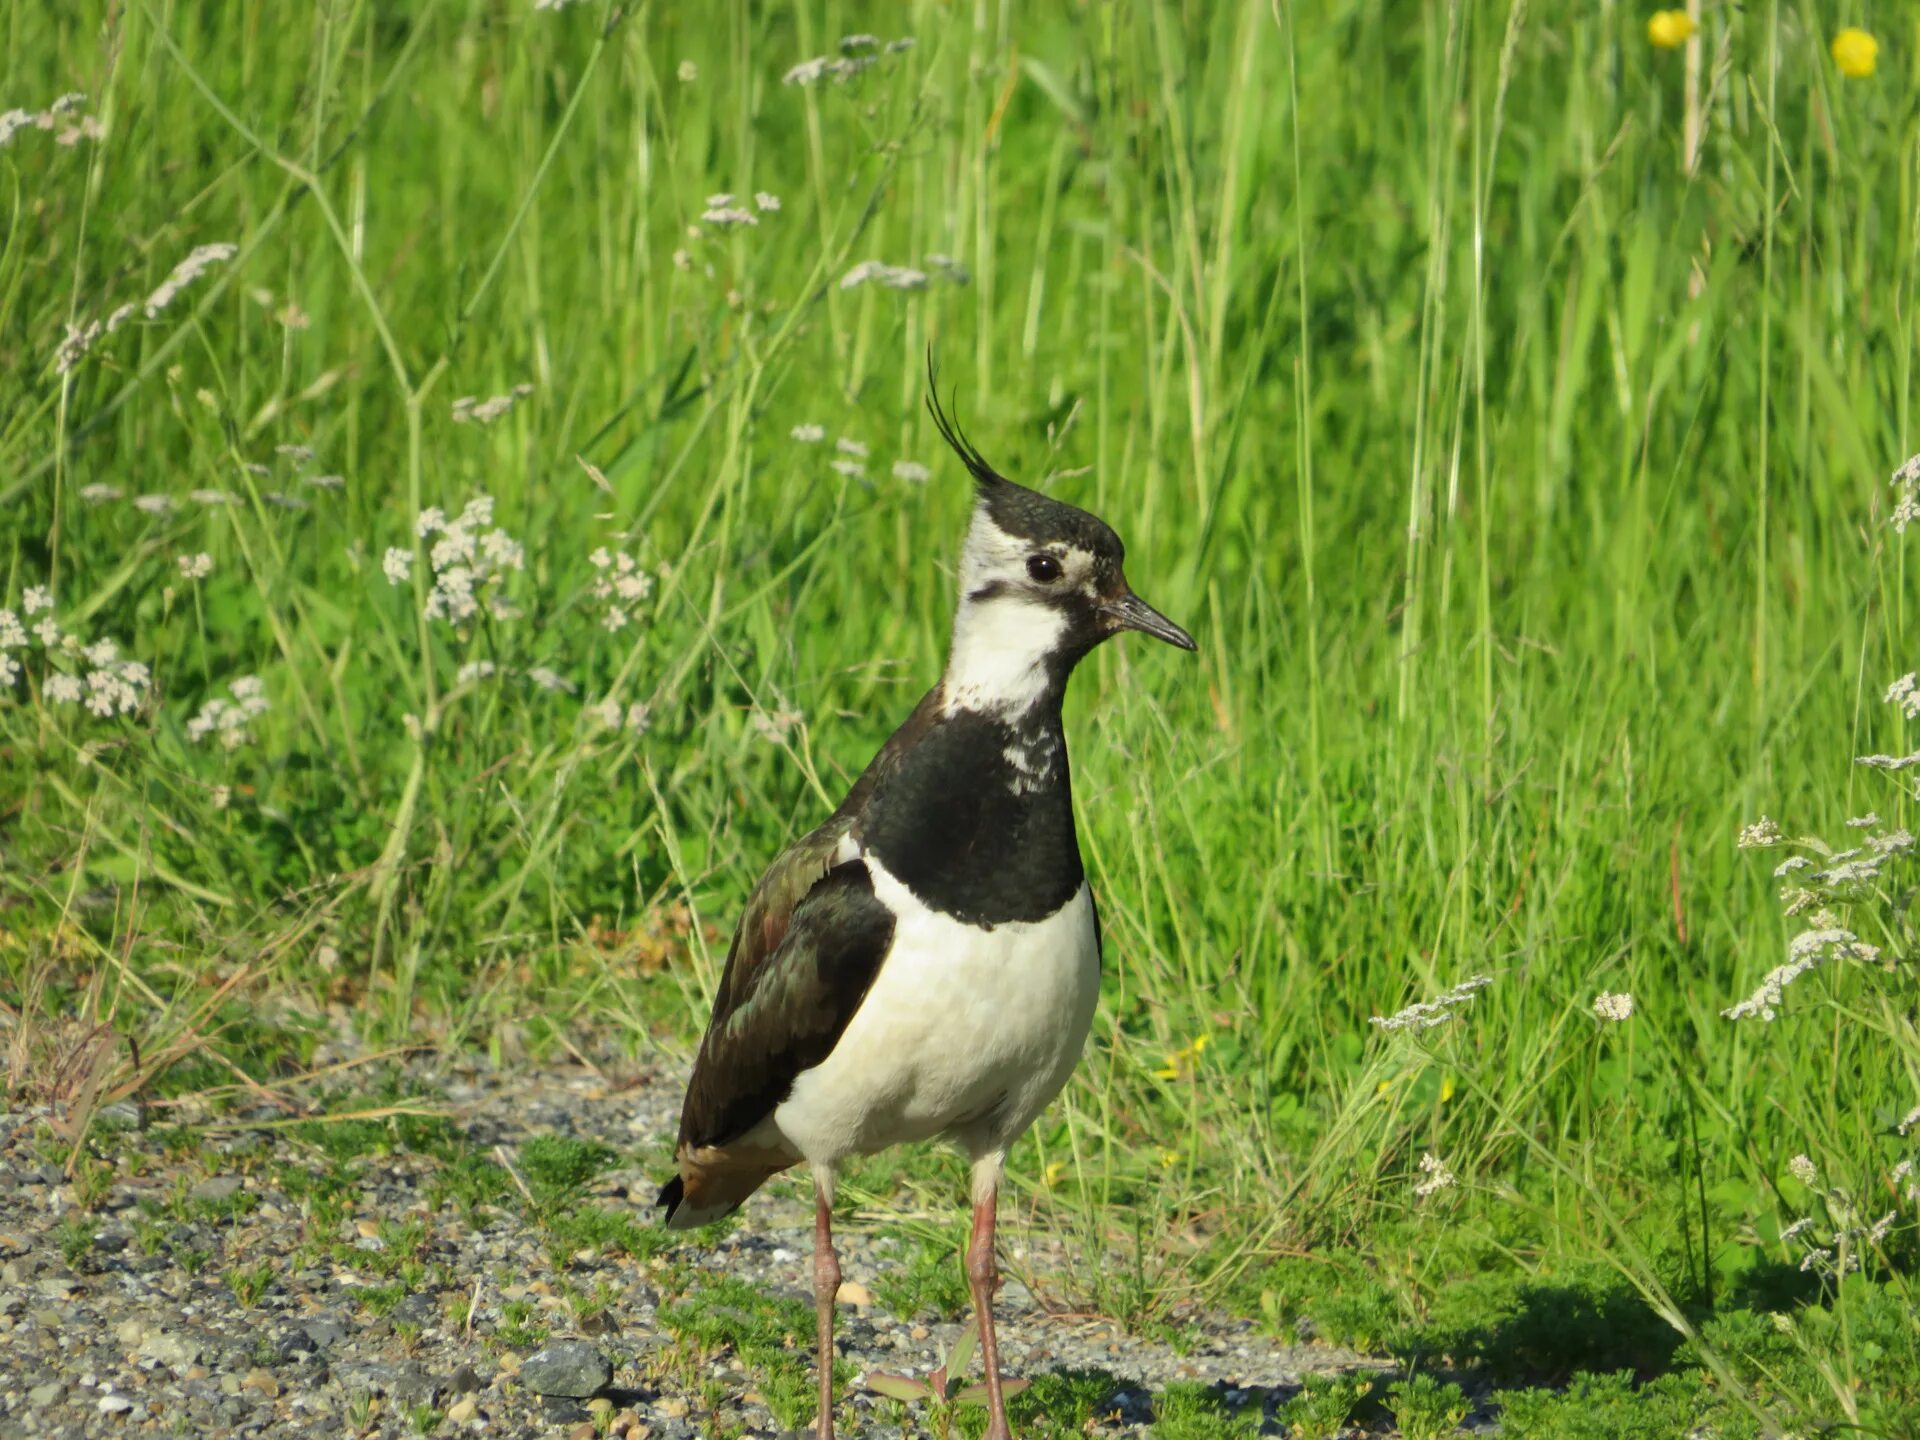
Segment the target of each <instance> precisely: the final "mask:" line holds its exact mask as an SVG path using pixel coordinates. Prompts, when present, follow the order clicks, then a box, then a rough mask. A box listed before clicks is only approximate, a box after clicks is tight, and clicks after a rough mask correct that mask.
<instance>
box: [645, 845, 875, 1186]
mask: <svg viewBox="0 0 1920 1440" xmlns="http://www.w3.org/2000/svg"><path fill="white" fill-rule="evenodd" d="M848 828H849V822H847V821H844V820H839V819H836V820H834V821H830V822H829V823H828V824H826V825H824V826H822V827H821V828H820V829H819V830H816V831H815V832H814V833H813V834H811V835H809V836H808V837H807V838H806V839H805V840H802V841H801V842H800V843H799V844H797V845H795V846H793V847H792V848H791V849H789V850H788V851H787V852H786V854H784V855H782V856H781V857H780V858H779V859H778V860H777V861H775V862H774V865H773V868H772V869H770V870H769V871H768V872H767V874H766V876H765V877H764V878H763V879H762V880H761V882H760V884H759V885H758V887H756V888H755V890H754V892H753V896H752V898H751V899H750V900H748V902H747V910H746V914H745V915H743V916H742V917H741V920H740V928H739V929H738V930H737V931H736V932H735V933H734V937H733V946H732V948H731V949H730V950H729V951H728V952H727V968H726V970H725V972H724V973H723V974H722V975H721V978H720V989H719V991H718V993H717V994H716V995H715V996H714V1004H713V1019H712V1020H711V1021H710V1022H709V1023H708V1025H707V1033H706V1037H705V1038H704V1039H703V1040H701V1042H700V1055H699V1058H698V1059H697V1060H695V1062H694V1066H693V1078H692V1080H690V1081H689V1082H688V1084H687V1098H686V1103H685V1105H684V1106H683V1107H682V1108H681V1111H680V1147H681V1148H683V1149H684V1148H686V1147H689V1146H691V1147H693V1148H694V1149H702V1148H705V1147H708V1146H724V1145H727V1144H729V1143H730V1142H732V1141H734V1140H737V1139H739V1138H740V1137H741V1136H742V1135H744V1134H746V1132H747V1131H749V1130H751V1129H753V1127H754V1126H755V1125H757V1124H759V1123H760V1122H761V1121H762V1120H764V1119H765V1118H766V1117H767V1116H768V1115H769V1114H771V1113H772V1112H773V1110H774V1109H775V1107H777V1106H778V1105H779V1104H780V1102H781V1101H783V1100H785V1099H786V1098H787V1092H788V1091H789V1090H791V1089H792V1088H793V1081H794V1077H795V1076H797V1075H799V1074H800V1072H801V1071H803V1070H809V1069H811V1068H812V1067H813V1066H815V1065H818V1064H819V1063H820V1062H821V1061H823V1060H825V1059H826V1058H827V1056H828V1055H829V1054H831V1053H832V1051H833V1047H834V1045H835V1044H836V1043H837V1042H838V1041H839V1039H840V1035H841V1032H842V1031H844V1030H845V1029H846V1028H847V1025H848V1022H850V1021H851V1020H852V1019H853V1014H854V1011H856V1010H858V1009H859V1008H860V1002H861V1001H862V1000H864V999H865V998H866V995H867V988H868V986H870V985H871V984H872V983H873V977H874V976H875V975H876V974H877V973H879V970H880V962H881V960H882V959H884V958H885V957H886V953H887V947H888V945H890V944H891V943H892V941H893V912H892V911H891V910H889V909H887V907H886V906H885V905H882V904H881V903H880V901H879V900H877V899H876V898H874V893H873V879H872V877H871V875H869V874H868V871H867V867H866V864H865V862H864V861H861V860H858V859H852V860H846V861H843V862H841V863H840V864H837V865H836V864H833V863H832V861H833V854H834V852H835V850H837V849H838V848H839V846H840V842H841V840H842V839H843V838H844V837H845V835H846V832H847V829H848Z"/></svg>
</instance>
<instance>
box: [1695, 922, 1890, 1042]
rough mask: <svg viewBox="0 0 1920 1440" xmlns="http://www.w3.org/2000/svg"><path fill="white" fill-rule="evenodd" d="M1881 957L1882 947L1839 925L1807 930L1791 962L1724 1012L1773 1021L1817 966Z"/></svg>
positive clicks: (1791, 950) (1792, 949)
mask: <svg viewBox="0 0 1920 1440" xmlns="http://www.w3.org/2000/svg"><path fill="white" fill-rule="evenodd" d="M1816 918H1824V917H1816ZM1879 958H1880V951H1879V948H1878V947H1877V946H1873V945H1868V944H1866V943H1865V942H1864V941H1862V940H1861V939H1860V937H1859V936H1857V935H1855V934H1854V933H1853V932H1852V931H1851V930H1845V929H1841V928H1839V927H1837V926H1833V927H1826V928H1821V929H1814V930H1803V931H1801V932H1800V933H1799V934H1798V935H1796V936H1794V937H1793V939H1792V941H1790V942H1789V943H1788V945H1787V963H1786V964H1784V965H1776V966H1774V967H1773V969H1771V970H1769V971H1768V972H1767V976H1766V978H1765V979H1764V980H1762V981H1761V982H1760V987H1759V988H1758V989H1757V990H1755V991H1754V992H1753V994H1751V995H1749V996H1748V997H1747V998H1746V999H1744V1000H1742V1001H1741V1002H1740V1003H1739V1004H1738V1005H1731V1006H1728V1007H1727V1008H1726V1009H1725V1010H1722V1011H1721V1012H1720V1013H1721V1014H1722V1015H1724V1016H1725V1017H1726V1018H1727V1019H1729V1020H1747V1019H1752V1018H1754V1017H1758V1018H1759V1019H1761V1020H1763V1021H1771V1020H1773V1019H1774V1018H1775V1017H1776V1016H1777V1015H1778V1013H1779V1005H1780V1002H1781V998H1782V997H1783V996H1784V995H1785V994H1786V990H1787V987H1788V986H1789V985H1791V984H1793V982H1794V981H1796V980H1798V979H1799V978H1800V977H1801V976H1802V975H1804V974H1806V973H1807V972H1808V971H1809V970H1811V969H1813V968H1814V967H1815V966H1817V965H1820V964H1821V963H1823V962H1824V961H1826V960H1830V959H1848V960H1860V961H1873V960H1877V959H1879Z"/></svg>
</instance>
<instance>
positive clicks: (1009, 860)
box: [855, 701, 1086, 925]
mask: <svg viewBox="0 0 1920 1440" xmlns="http://www.w3.org/2000/svg"><path fill="white" fill-rule="evenodd" d="M855 835H856V837H857V838H858V839H859V840H860V842H861V844H862V845H864V846H865V847H866V849H867V851H868V852H869V853H870V854H871V855H872V856H873V857H874V858H875V859H877V860H878V861H879V862H880V863H881V864H882V865H884V866H886V868H887V870H888V871H889V872H890V873H891V874H893V875H894V876H895V877H896V878H897V879H898V880H899V881H900V882H901V883H902V884H904V885H905V886H906V887H907V888H908V889H909V890H911V891H912V892H913V893H914V895H915V896H916V897H917V898H918V899H920V900H921V901H922V902H923V903H925V904H927V905H929V906H931V907H932V908H934V909H935V910H938V911H940V912H941V913H942V914H945V915H951V916H953V917H954V918H955V919H956V920H960V921H962V922H964V923H966V924H969V925H998V924H1003V923H1005V922H1006V921H1009V920H1044V919H1045V918H1046V917H1047V916H1049V915H1051V914H1053V912H1054V911H1056V910H1058V909H1059V908H1060V907H1061V906H1062V905H1064V904H1066V903H1067V901H1069V900H1071V899H1072V898H1073V896H1074V893H1075V892H1076V891H1077V890H1079V888H1080V885H1081V882H1082V881H1083V880H1084V879H1085V874H1086V872H1085V871H1084V870H1083V869H1082V868H1081V864H1080V844H1079V840H1078V838H1077V837H1076V836H1075V835H1074V830H1073V786H1072V780H1071V776H1070V773H1069V768H1068V764H1067V737H1066V732H1065V730H1064V729H1063V728H1062V726H1061V723H1060V711H1059V707H1058V705H1057V704H1049V703H1046V702H1044V701H1043V702H1042V703H1039V704H1036V705H1034V706H1032V707H1031V708H1030V709H1029V710H1027V711H1026V712H1024V713H1022V714H1019V715H1014V716H1007V717H1002V716H999V715H994V714H988V713H984V712H981V711H975V710H960V711H957V712H955V713H954V714H952V715H949V716H942V717H941V718H939V719H938V720H936V721H935V722H934V723H933V724H932V726H931V727H929V729H928V731H927V733H926V734H925V735H923V736H921V737H920V739H919V741H918V743H916V744H915V745H914V746H913V747H912V748H911V749H910V750H908V751H907V752H906V753H905V754H904V755H902V756H901V757H900V760H899V763H898V764H897V765H896V766H895V767H893V768H892V769H891V770H890V771H889V773H888V774H887V775H886V776H885V777H884V778H883V779H881V780H880V783H879V786H878V788H877V789H876V790H875V792H874V794H873V797H872V800H871V801H870V803H869V804H868V806H867V810H866V814H865V815H864V817H863V818H862V820H861V821H860V823H859V824H858V826H857V827H856V830H855Z"/></svg>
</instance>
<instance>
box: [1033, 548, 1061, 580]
mask: <svg viewBox="0 0 1920 1440" xmlns="http://www.w3.org/2000/svg"><path fill="white" fill-rule="evenodd" d="M1027 574H1029V575H1031V576H1032V577H1033V578H1034V579H1035V580H1038V581H1039V582H1040V583H1041V584H1042V585H1051V584H1052V583H1053V582H1054V581H1056V580H1058V579H1059V578H1060V562H1059V561H1058V560H1056V559H1055V558H1054V557H1053V556H1051V555H1029V556H1028V557H1027Z"/></svg>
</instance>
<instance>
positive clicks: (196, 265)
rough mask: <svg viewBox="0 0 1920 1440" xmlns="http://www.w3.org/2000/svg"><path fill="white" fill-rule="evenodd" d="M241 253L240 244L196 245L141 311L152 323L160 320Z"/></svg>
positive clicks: (149, 298) (150, 296)
mask: <svg viewBox="0 0 1920 1440" xmlns="http://www.w3.org/2000/svg"><path fill="white" fill-rule="evenodd" d="M239 253H240V247H239V246H238V245H232V244H228V243H226V242H221V243H219V244H215V245H196V246H195V247H194V248H193V249H192V250H191V251H189V252H188V253H187V258H186V259H184V260H182V261H181V262H180V263H179V264H178V265H176V266H174V267H173V273H172V274H171V275H169V276H167V278H166V279H165V280H163V281H161V282H160V287H159V288H158V289H157V290H155V291H154V292H153V293H152V294H151V295H149V296H147V299H146V304H144V305H143V306H142V307H141V309H142V310H144V311H145V312H146V317H147V319H149V320H157V319H159V318H160V315H161V313H162V312H163V311H165V310H166V308H167V307H168V306H169V305H171V304H173V302H174V301H175V300H177V299H179V297H180V292H181V291H183V290H185V289H186V288H187V287H188V286H189V285H191V284H193V282H194V281H196V280H198V279H199V278H200V277H201V276H202V275H204V274H206V273H207V271H209V270H211V269H212V268H213V267H214V266H216V265H224V264H226V263H227V261H229V260H231V259H232V258H233V257H234V256H235V255H238V254H239Z"/></svg>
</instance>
